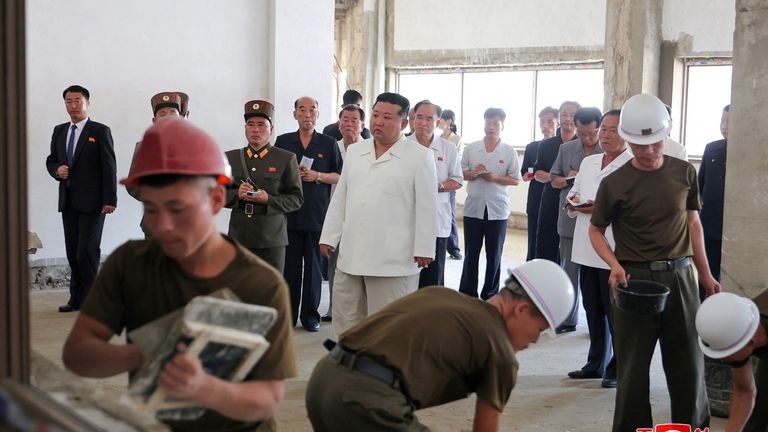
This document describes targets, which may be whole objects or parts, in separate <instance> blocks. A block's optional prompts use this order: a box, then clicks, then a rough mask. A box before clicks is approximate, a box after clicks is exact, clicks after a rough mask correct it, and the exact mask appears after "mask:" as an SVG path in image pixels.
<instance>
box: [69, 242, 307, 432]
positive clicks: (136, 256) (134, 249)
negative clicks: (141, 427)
mask: <svg viewBox="0 0 768 432" xmlns="http://www.w3.org/2000/svg"><path fill="white" fill-rule="evenodd" d="M228 240H229V241H232V240H231V239H228ZM233 243H234V244H235V246H236V248H237V252H236V255H235V258H234V259H233V260H232V262H230V263H229V265H228V266H227V268H225V269H224V271H222V272H221V273H220V274H219V275H217V276H215V277H212V278H205V279H203V278H198V277H195V276H192V275H190V274H188V273H187V272H185V271H184V270H182V269H181V267H179V265H178V264H177V263H176V261H174V260H173V259H171V258H169V257H167V256H166V255H165V254H163V252H162V250H161V249H160V246H159V245H158V244H157V242H155V241H153V240H141V241H129V242H127V243H125V244H124V245H122V246H120V247H119V248H118V249H117V250H115V251H114V252H113V253H112V254H111V255H110V256H109V258H108V259H107V260H106V262H105V263H104V264H103V265H102V266H101V269H100V271H99V274H98V276H97V277H96V281H95V282H94V283H93V286H92V287H91V291H90V294H89V295H88V298H87V299H86V300H85V303H84V304H83V308H82V311H81V312H82V313H83V314H85V315H88V316H89V317H91V318H93V319H95V320H97V321H99V322H101V323H102V324H104V325H106V326H107V327H109V328H110V329H112V331H114V332H115V334H120V333H121V332H122V331H123V329H125V330H126V331H129V332H130V331H131V330H133V329H135V328H138V327H141V326H142V325H144V324H146V323H149V322H151V321H153V320H155V319H157V318H160V317H162V316H164V315H166V314H168V313H170V312H173V311H175V310H177V309H179V308H182V307H184V306H185V305H186V304H187V303H188V302H189V301H190V300H192V299H193V298H194V297H197V296H200V295H207V294H211V293H213V292H214V291H218V290H220V289H222V288H229V289H231V290H232V291H233V292H234V293H235V295H237V296H238V297H239V298H240V299H241V300H242V301H243V302H244V303H250V304H256V305H263V306H269V307H272V308H275V309H276V310H277V320H276V321H275V323H274V325H273V327H272V328H271V329H270V331H269V332H268V333H267V335H266V339H267V340H268V341H269V343H270V347H269V349H268V350H267V352H266V353H265V354H264V356H263V357H262V358H261V360H260V361H259V363H257V365H256V366H255V367H254V368H253V370H252V371H251V372H250V373H249V374H248V376H247V377H246V379H245V380H246V381H254V380H280V379H286V378H291V377H294V376H296V355H295V353H294V348H293V331H292V329H291V323H290V321H291V320H290V316H291V310H290V303H289V297H288V288H287V286H286V284H285V281H284V280H283V276H282V274H280V273H278V272H277V270H275V269H274V268H272V267H271V266H269V264H267V263H266V262H265V261H263V260H262V259H261V258H259V257H257V256H256V255H254V254H252V253H251V252H249V251H248V250H247V249H245V248H244V247H242V246H241V245H239V244H238V243H236V242H233ZM169 425H171V427H172V428H173V430H175V431H186V430H206V431H230V430H253V429H254V428H255V427H256V425H255V424H252V425H251V428H250V429H242V428H243V427H246V428H247V427H248V424H246V423H243V422H240V421H236V420H232V419H230V418H227V417H224V416H222V415H220V414H218V413H216V412H214V411H211V410H207V411H206V412H205V414H204V415H203V417H201V418H200V419H198V420H195V421H191V422H190V421H188V422H174V423H172V424H171V423H169ZM265 427H266V429H265ZM271 427H274V421H273V420H270V421H266V422H262V424H261V426H260V427H259V429H258V430H260V431H261V430H271Z"/></svg>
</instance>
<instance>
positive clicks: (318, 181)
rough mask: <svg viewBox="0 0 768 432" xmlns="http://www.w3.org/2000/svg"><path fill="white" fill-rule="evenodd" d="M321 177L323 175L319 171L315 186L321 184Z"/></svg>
mask: <svg viewBox="0 0 768 432" xmlns="http://www.w3.org/2000/svg"><path fill="white" fill-rule="evenodd" d="M321 175H322V174H320V171H318V172H317V177H315V184H320V176H321Z"/></svg>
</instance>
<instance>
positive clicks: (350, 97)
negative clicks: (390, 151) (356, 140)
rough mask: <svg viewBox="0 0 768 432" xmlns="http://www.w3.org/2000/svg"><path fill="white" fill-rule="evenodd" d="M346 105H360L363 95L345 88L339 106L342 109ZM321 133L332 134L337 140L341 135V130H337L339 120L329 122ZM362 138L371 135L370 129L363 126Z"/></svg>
mask: <svg viewBox="0 0 768 432" xmlns="http://www.w3.org/2000/svg"><path fill="white" fill-rule="evenodd" d="M347 105H355V106H358V107H360V106H362V105H363V95H361V94H360V92H358V91H357V90H347V91H345V92H344V94H343V95H342V96H341V108H342V109H343V108H344V107H345V106H347ZM323 133H324V134H325V135H328V136H332V137H333V139H335V140H336V141H339V140H340V139H342V138H343V137H342V136H341V135H342V134H341V130H339V122H338V121H337V122H335V123H331V124H329V125H328V126H326V127H325V128H323ZM361 135H362V137H363V139H368V138H370V137H371V131H369V130H368V128H367V127H365V126H363V132H362V134H361Z"/></svg>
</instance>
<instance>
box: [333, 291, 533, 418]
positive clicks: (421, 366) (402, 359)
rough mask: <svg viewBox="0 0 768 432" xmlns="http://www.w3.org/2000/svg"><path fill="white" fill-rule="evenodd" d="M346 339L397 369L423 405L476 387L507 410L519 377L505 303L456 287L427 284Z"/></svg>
mask: <svg viewBox="0 0 768 432" xmlns="http://www.w3.org/2000/svg"><path fill="white" fill-rule="evenodd" d="M339 342H340V343H341V344H342V345H343V346H344V347H345V348H346V349H348V350H350V351H353V352H358V353H361V354H365V355H366V356H369V357H371V358H374V359H376V360H377V361H379V362H380V363H382V364H385V365H388V366H390V367H392V368H394V369H396V370H397V371H398V372H399V373H398V375H399V378H400V379H401V381H402V382H403V385H404V387H405V391H406V393H407V394H408V396H409V397H410V398H411V400H412V401H413V403H414V406H415V407H416V408H417V409H421V408H427V407H431V406H435V405H441V404H444V403H448V402H451V401H454V400H458V399H463V398H465V397H467V396H468V395H469V393H472V392H475V393H477V396H478V397H481V398H483V399H485V400H486V401H488V402H489V403H491V404H492V405H493V406H494V407H495V408H496V409H497V410H499V411H502V410H503V409H504V405H506V403H507V400H508V399H509V394H510V393H511V392H512V388H513V387H514V386H515V381H516V378H517V368H518V364H517V360H516V359H515V353H514V350H513V348H512V345H511V344H510V342H509V339H508V337H507V333H506V326H505V323H504V320H503V319H502V317H501V314H499V312H498V310H497V309H496V308H495V307H494V306H493V305H491V304H489V303H486V302H483V301H481V300H478V299H475V298H471V297H469V296H466V295H464V294H461V293H458V292H456V291H453V290H451V289H448V288H442V287H429V288H422V289H420V290H419V291H417V292H415V293H413V294H411V295H408V296H406V297H403V298H401V299H399V300H397V301H395V302H392V303H390V304H389V305H387V306H386V307H384V308H383V309H382V310H381V311H379V312H378V313H376V314H375V315H372V316H370V317H368V318H367V319H365V320H364V321H362V322H360V323H358V324H357V325H355V326H354V327H352V328H351V329H349V330H348V331H346V332H345V333H343V334H342V335H341V338H340V340H339Z"/></svg>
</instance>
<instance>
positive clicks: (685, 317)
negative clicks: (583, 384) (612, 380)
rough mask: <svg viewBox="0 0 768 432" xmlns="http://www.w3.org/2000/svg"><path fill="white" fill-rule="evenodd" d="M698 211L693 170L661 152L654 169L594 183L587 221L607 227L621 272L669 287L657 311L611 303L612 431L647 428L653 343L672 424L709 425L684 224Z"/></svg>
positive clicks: (621, 172) (629, 169) (627, 168)
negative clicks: (614, 373) (633, 309)
mask: <svg viewBox="0 0 768 432" xmlns="http://www.w3.org/2000/svg"><path fill="white" fill-rule="evenodd" d="M699 208H700V201H699V190H698V183H697V180H696V170H695V169H694V167H693V165H691V164H689V163H688V162H685V161H681V160H678V159H675V158H672V157H669V156H664V162H663V165H662V167H661V168H660V169H658V170H655V171H641V170H638V169H637V168H635V167H634V166H633V165H632V164H631V163H627V164H625V165H623V166H622V167H621V168H619V169H617V170H616V171H614V172H613V173H612V174H610V175H608V176H607V177H606V178H605V179H603V181H602V182H601V183H600V187H599V189H598V191H597V196H596V198H595V208H594V211H593V213H592V219H591V223H592V225H595V226H596V227H598V228H605V227H607V226H608V225H609V224H613V235H614V238H615V240H616V250H615V255H616V259H617V260H618V261H619V262H620V263H621V265H622V266H623V267H624V269H625V271H626V273H627V275H628V277H631V278H632V279H634V280H648V281H653V282H658V283H660V284H662V285H665V286H667V287H669V289H670V291H671V292H670V293H669V295H668V297H667V305H666V308H665V309H664V311H663V312H661V313H660V314H653V315H650V314H640V313H633V312H628V311H624V310H622V309H619V308H617V307H614V308H613V317H614V329H615V335H614V341H615V347H616V364H617V366H618V376H617V378H618V388H617V392H616V410H615V412H614V422H613V431H614V432H627V431H630V432H634V431H635V429H636V428H638V427H653V418H652V415H651V404H650V400H649V378H648V377H649V369H650V364H651V358H652V357H653V352H654V350H655V348H656V342H657V340H658V342H659V345H660V346H661V356H662V362H663V364H664V371H665V374H666V378H667V387H668V390H669V394H670V398H671V399H672V422H674V423H684V424H690V425H692V426H693V427H701V428H703V427H705V426H708V425H709V400H708V399H707V395H706V392H705V386H704V356H703V354H702V352H701V349H700V348H699V345H698V340H697V333H696V327H695V324H694V321H695V316H696V311H697V310H698V308H699V294H698V288H697V284H696V279H695V277H694V270H693V267H692V265H691V259H690V256H691V255H693V249H692V246H691V240H690V231H689V227H688V211H689V210H698V209H699ZM651 263H653V265H651Z"/></svg>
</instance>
